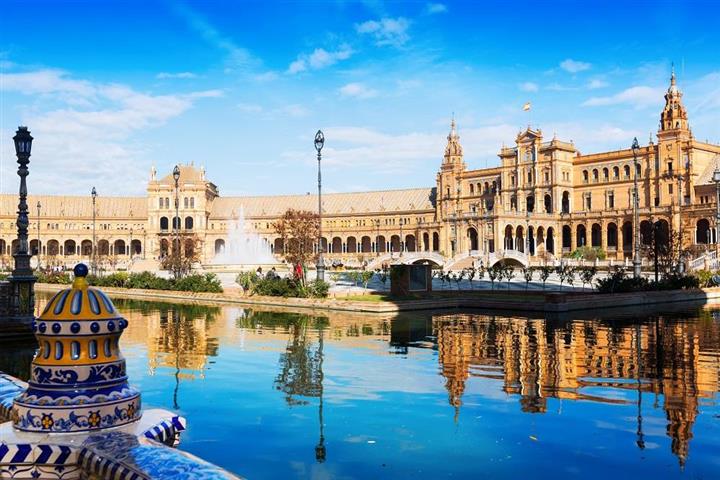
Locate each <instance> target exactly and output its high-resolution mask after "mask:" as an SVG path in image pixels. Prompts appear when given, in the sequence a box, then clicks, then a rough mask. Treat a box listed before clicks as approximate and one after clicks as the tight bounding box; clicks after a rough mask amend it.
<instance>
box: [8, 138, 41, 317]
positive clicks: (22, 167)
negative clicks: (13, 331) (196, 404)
mask: <svg viewBox="0 0 720 480" xmlns="http://www.w3.org/2000/svg"><path fill="white" fill-rule="evenodd" d="M13 141H14V142H15V154H16V155H17V163H18V165H19V167H18V171H17V174H18V176H19V177H20V190H19V197H20V201H19V203H18V216H17V221H16V223H17V232H18V250H17V252H15V253H13V258H14V259H15V268H14V269H13V271H12V275H11V276H10V278H9V280H11V282H12V285H13V287H12V289H13V298H12V304H13V305H12V306H13V310H14V312H15V313H17V315H18V316H19V317H21V318H27V317H28V316H32V314H33V309H34V307H35V294H34V292H33V284H34V283H35V281H36V280H37V279H36V278H35V276H33V271H32V269H31V268H30V253H29V252H28V226H29V223H30V222H29V219H28V204H27V181H26V177H27V176H28V174H29V173H30V172H29V170H28V164H29V163H30V151H31V150H32V141H33V137H32V136H31V135H30V131H29V130H28V129H27V127H18V129H17V132H16V133H15V136H14V137H13Z"/></svg>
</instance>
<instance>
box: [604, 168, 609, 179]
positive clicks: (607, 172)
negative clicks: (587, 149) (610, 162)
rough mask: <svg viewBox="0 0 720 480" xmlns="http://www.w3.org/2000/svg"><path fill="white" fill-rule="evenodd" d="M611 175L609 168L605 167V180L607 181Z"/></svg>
mask: <svg viewBox="0 0 720 480" xmlns="http://www.w3.org/2000/svg"><path fill="white" fill-rule="evenodd" d="M609 175H610V171H609V170H608V169H607V168H603V180H605V181H607V179H608V177H609Z"/></svg>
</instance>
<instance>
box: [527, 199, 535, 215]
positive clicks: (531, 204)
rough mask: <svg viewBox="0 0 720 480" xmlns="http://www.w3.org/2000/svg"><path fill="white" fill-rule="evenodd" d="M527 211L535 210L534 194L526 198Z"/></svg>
mask: <svg viewBox="0 0 720 480" xmlns="http://www.w3.org/2000/svg"><path fill="white" fill-rule="evenodd" d="M525 211H526V212H533V211H535V196H534V195H528V196H527V198H526V199H525Z"/></svg>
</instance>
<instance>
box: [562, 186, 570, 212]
mask: <svg viewBox="0 0 720 480" xmlns="http://www.w3.org/2000/svg"><path fill="white" fill-rule="evenodd" d="M562 213H570V192H568V191H567V190H565V191H564V192H563V193H562Z"/></svg>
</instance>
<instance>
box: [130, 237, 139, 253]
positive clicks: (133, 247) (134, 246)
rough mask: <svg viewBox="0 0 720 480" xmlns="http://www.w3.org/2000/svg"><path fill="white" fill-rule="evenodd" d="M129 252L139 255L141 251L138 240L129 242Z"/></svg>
mask: <svg viewBox="0 0 720 480" xmlns="http://www.w3.org/2000/svg"><path fill="white" fill-rule="evenodd" d="M130 253H131V254H132V255H140V254H141V253H142V242H141V241H140V240H133V241H132V242H130Z"/></svg>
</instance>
